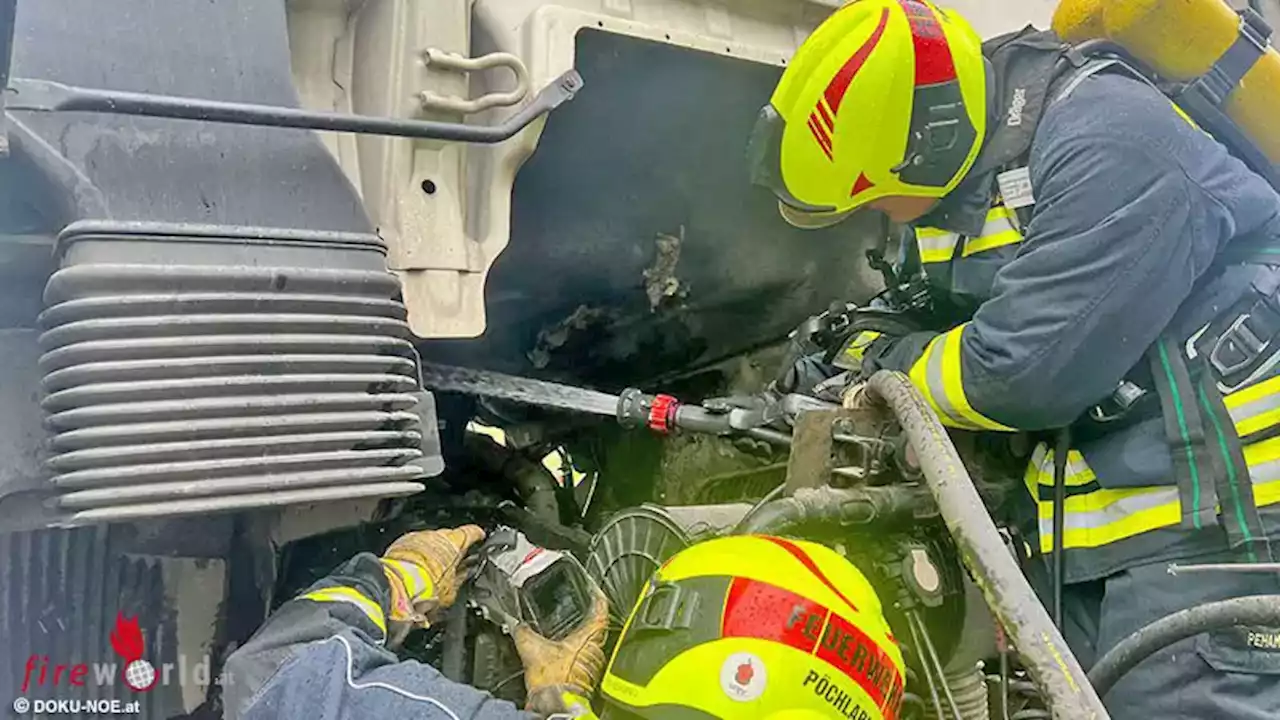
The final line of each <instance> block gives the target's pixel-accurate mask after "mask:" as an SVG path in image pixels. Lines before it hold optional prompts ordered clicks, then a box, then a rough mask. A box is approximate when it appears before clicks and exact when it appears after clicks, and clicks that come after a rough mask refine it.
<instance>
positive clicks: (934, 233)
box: [916, 228, 960, 263]
mask: <svg viewBox="0 0 1280 720" xmlns="http://www.w3.org/2000/svg"><path fill="white" fill-rule="evenodd" d="M959 239H960V236H959V235H957V234H956V233H953V232H947V231H946V230H939V229H938V228H916V245H918V246H919V248H920V262H922V263H941V262H947V261H948V260H950V259H951V257H952V256H953V255H955V252H956V242H957V241H958V240H959Z"/></svg>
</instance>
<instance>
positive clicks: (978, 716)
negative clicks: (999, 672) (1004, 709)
mask: <svg viewBox="0 0 1280 720" xmlns="http://www.w3.org/2000/svg"><path fill="white" fill-rule="evenodd" d="M945 679H946V682H947V687H949V688H951V692H952V693H954V695H955V702H956V707H957V708H958V710H959V713H960V717H961V718H963V719H964V720H991V703H990V700H989V695H988V693H987V677H986V675H985V674H983V672H982V667H981V666H979V665H977V664H976V663H975V664H974V665H973V667H971V668H969V669H968V670H958V671H952V672H950V673H947V675H946V678H945Z"/></svg>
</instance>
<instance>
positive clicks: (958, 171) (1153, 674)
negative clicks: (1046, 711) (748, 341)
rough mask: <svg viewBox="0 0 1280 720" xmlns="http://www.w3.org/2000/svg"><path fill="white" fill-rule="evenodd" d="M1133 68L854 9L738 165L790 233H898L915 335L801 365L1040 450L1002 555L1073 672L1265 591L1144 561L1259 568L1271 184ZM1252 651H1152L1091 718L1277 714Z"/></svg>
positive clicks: (1276, 240) (1277, 362) (1276, 279)
mask: <svg viewBox="0 0 1280 720" xmlns="http://www.w3.org/2000/svg"><path fill="white" fill-rule="evenodd" d="M1242 39H1246V40H1247V39H1248V38H1244V37H1243V35H1242ZM1263 44H1264V45H1265V40H1264V43H1263ZM1238 45H1239V49H1241V50H1242V51H1241V52H1235V50H1236V49H1237V48H1235V47H1233V52H1232V53H1229V54H1228V55H1227V56H1224V61H1220V63H1219V66H1218V67H1215V72H1217V73H1219V75H1220V76H1221V77H1225V78H1228V82H1227V84H1226V87H1227V89H1228V90H1229V89H1231V88H1232V87H1233V86H1234V83H1233V82H1231V81H1230V78H1234V79H1235V80H1236V81H1238V80H1239V78H1240V77H1241V76H1243V74H1244V73H1245V71H1247V70H1248V69H1249V66H1250V63H1251V62H1254V61H1256V60H1257V59H1258V57H1259V55H1260V54H1261V52H1262V51H1261V49H1260V48H1259V47H1258V46H1256V45H1255V46H1251V45H1250V44H1249V43H1248V42H1241V43H1239V44H1238ZM1251 47H1252V48H1253V49H1252V51H1251ZM1228 57H1230V58H1231V59H1232V61H1231V63H1227V62H1225V61H1226V59H1227V58H1228ZM1242 58H1243V59H1242ZM1148 78H1149V74H1148V73H1146V72H1144V71H1143V70H1141V69H1140V68H1139V67H1138V66H1137V65H1136V63H1135V62H1134V61H1131V60H1126V59H1125V58H1124V56H1123V55H1121V54H1114V53H1113V54H1110V55H1105V56H1104V55H1090V54H1088V53H1086V52H1084V51H1083V50H1082V49H1079V48H1071V47H1069V46H1067V45H1066V44H1064V43H1063V42H1061V41H1060V40H1059V39H1058V37H1057V36H1056V35H1054V34H1053V33H1051V32H1039V31H1035V30H1034V29H1032V28H1028V29H1027V30H1024V31H1022V32H1019V33H1014V34H1011V35H1006V36H1002V37H999V38H996V39H993V40H991V41H989V42H987V43H986V44H985V45H984V44H982V43H981V42H980V40H979V38H978V37H977V35H976V34H975V32H974V31H973V29H972V28H971V27H970V26H969V24H968V23H967V22H966V21H965V20H964V19H963V18H962V17H961V16H960V15H959V14H957V13H955V12H954V11H950V10H944V9H942V8H939V7H937V6H935V5H933V4H931V3H928V2H924V1H923V0H857V1H855V2H850V3H847V4H846V5H844V6H843V7H842V8H840V9H839V10H837V11H836V12H835V13H834V14H833V15H832V16H831V17H830V18H829V19H827V20H826V21H825V22H824V23H823V24H822V25H821V26H820V27H819V28H818V29H817V30H816V31H815V32H814V33H813V34H812V35H811V36H810V37H809V38H808V40H807V41H806V42H805V43H804V45H803V46H802V47H801V48H800V50H799V51H798V52H797V53H796V55H795V57H794V58H793V59H792V60H791V62H790V63H789V64H788V66H787V69H786V71H785V73H784V74H783V77H782V79H781V81H780V82H779V84H778V86H777V88H776V90H775V92H774V94H773V97H772V99H771V102H770V104H769V105H768V106H766V107H765V108H764V109H763V110H762V111H761V115H760V118H759V121H758V124H757V127H756V130H755V133H754V134H753V137H752V141H751V147H750V149H749V155H750V159H751V165H752V167H751V172H752V179H753V182H755V183H756V184H758V185H762V186H764V187H766V188H768V189H769V190H770V191H772V193H773V194H774V195H775V196H776V198H777V201H778V205H779V209H780V211H781V213H782V215H783V216H784V218H786V219H787V220H788V221H789V222H791V223H792V224H794V225H797V226H800V227H825V226H829V225H831V224H834V223H836V222H839V221H841V220H842V219H844V218H846V217H848V216H850V215H851V214H853V213H855V212H858V211H860V210H863V209H872V210H876V211H879V212H880V213H882V214H883V215H885V216H887V217H888V218H889V219H891V220H892V221H894V222H896V223H897V224H898V225H899V226H905V227H906V232H905V238H904V240H903V242H902V243H901V247H900V251H899V253H898V258H897V263H895V268H894V270H893V273H892V285H893V286H892V287H891V288H890V292H888V293H887V294H886V295H885V296H883V297H882V298H879V299H878V300H879V301H880V302H879V303H877V305H878V306H879V307H880V309H881V310H884V309H890V310H897V311H902V312H901V313H900V315H901V316H902V317H910V318H925V320H926V321H925V322H922V323H919V322H917V323H915V324H910V323H902V322H894V323H888V324H887V325H884V324H882V325H877V324H876V323H874V322H872V323H870V324H867V325H864V326H862V327H858V321H857V317H858V315H857V313H855V314H854V317H855V323H854V328H853V330H854V332H852V333H847V334H846V335H845V337H844V338H843V340H842V342H841V344H840V345H838V346H835V347H832V348H831V351H830V352H829V353H828V354H827V355H826V357H825V358H823V359H825V360H827V361H830V362H831V363H833V364H834V365H835V366H837V367H844V368H853V369H856V374H857V375H858V376H859V377H861V378H864V379H865V378H866V377H868V376H870V374H871V373H873V372H875V371H877V370H880V369H889V370H895V371H900V372H903V373H906V374H908V375H909V376H910V378H911V380H912V381H913V383H914V384H915V385H916V387H917V388H918V389H919V390H920V391H921V392H922V393H923V395H924V396H925V397H926V398H927V399H928V401H929V402H930V403H931V404H932V406H933V408H934V410H935V411H936V412H937V414H938V416H939V417H940V418H941V419H942V421H943V423H944V424H946V425H948V426H949V427H951V428H954V429H956V430H964V431H975V432H985V433H1013V432H1026V433H1035V434H1039V435H1040V436H1041V437H1042V438H1043V439H1044V440H1045V442H1042V443H1040V444H1039V446H1038V447H1037V448H1036V450H1035V452H1034V454H1033V455H1032V456H1031V459H1030V464H1029V467H1028V468H1027V470H1026V476H1025V484H1026V490H1027V494H1026V495H1025V496H1023V495H1021V494H1020V497H1021V498H1023V504H1024V505H1025V509H1026V513H1025V518H1024V520H1025V523H1024V525H1025V527H1024V531H1025V532H1026V533H1027V536H1028V537H1029V538H1032V541H1031V544H1032V546H1033V551H1034V552H1035V554H1036V555H1037V556H1038V558H1037V559H1036V560H1035V561H1032V562H1029V563H1027V564H1026V566H1027V569H1028V574H1029V575H1030V576H1031V577H1032V579H1033V581H1036V582H1037V583H1038V584H1040V585H1044V586H1045V590H1044V592H1043V595H1042V597H1045V598H1046V604H1052V603H1051V600H1050V598H1051V597H1052V591H1051V590H1050V589H1049V588H1050V587H1052V586H1055V585H1057V590H1058V592H1060V593H1061V595H1060V598H1061V599H1060V603H1061V611H1060V612H1061V614H1062V616H1063V619H1062V623H1063V624H1064V628H1063V629H1064V634H1065V635H1066V637H1067V639H1068V641H1069V642H1070V644H1071V646H1072V648H1073V650H1074V651H1075V652H1076V653H1077V654H1078V656H1079V657H1080V659H1081V662H1082V663H1083V664H1084V666H1085V667H1086V668H1087V667H1089V666H1090V665H1091V664H1092V663H1093V662H1094V660H1096V659H1097V658H1099V657H1100V656H1101V655H1102V654H1103V653H1105V652H1106V651H1107V650H1108V649H1110V648H1111V647H1112V646H1114V645H1115V644H1116V643H1117V642H1118V641H1119V640H1120V639H1122V638H1124V637H1125V636H1127V635H1128V634H1130V633H1131V632H1133V631H1135V630H1137V629H1139V628H1140V627H1142V626H1144V625H1146V624H1147V623H1149V622H1151V621H1153V620H1155V619H1157V618H1160V617H1162V616H1164V615H1167V614H1169V613H1171V612H1174V611H1177V610H1181V609H1184V608H1187V607H1191V606H1194V605H1198V604H1201V603H1203V602H1207V601H1212V600H1220V599H1226V598H1230V597H1236V596H1243V595H1254V594H1273V593H1276V592H1280V579H1278V578H1277V577H1276V576H1275V575H1274V574H1259V573H1242V572H1222V573H1220V574H1216V575H1213V576H1206V575H1203V574H1201V575H1194V576H1186V575H1182V576H1171V575H1170V574H1169V573H1168V572H1167V568H1168V565H1169V563H1170V562H1173V561H1177V562H1178V563H1180V564H1188V563H1192V564H1194V563H1209V562H1214V563H1222V562H1225V563H1241V562H1255V561H1269V560H1271V559H1272V557H1271V554H1270V552H1271V550H1270V547H1269V542H1268V540H1269V539H1274V538H1276V537H1277V533H1278V532H1280V196H1277V194H1276V192H1275V190H1274V189H1273V188H1272V186H1271V185H1270V184H1269V183H1268V181H1267V179H1264V177H1262V176H1261V175H1259V174H1258V173H1256V172H1254V171H1252V170H1251V169H1250V167H1248V166H1247V165H1246V164H1245V163H1244V162H1242V161H1241V160H1240V159H1238V158H1237V157H1236V156H1235V155H1233V154H1232V151H1230V150H1229V149H1228V148H1227V147H1226V146H1224V145H1223V144H1221V143H1220V142H1218V141H1217V140H1215V138H1214V137H1213V136H1211V135H1210V134H1208V133H1207V132H1205V131H1204V130H1202V127H1204V125H1198V124H1197V123H1196V122H1194V121H1193V119H1192V116H1190V115H1188V114H1187V113H1186V112H1184V108H1182V107H1179V106H1178V105H1176V104H1175V103H1174V102H1173V101H1172V100H1171V98H1170V96H1169V95H1166V94H1165V93H1164V92H1163V91H1162V89H1161V88H1160V87H1157V86H1156V85H1154V84H1153V83H1152V81H1151V80H1149V79H1148ZM1219 99H1220V98H1219ZM1210 104H1212V103H1210ZM881 314H883V313H881ZM875 315H876V314H875V313H869V314H868V315H867V317H868V318H872V319H874V317H875ZM903 325H909V327H903ZM1061 428H1069V436H1068V437H1069V438H1070V443H1069V444H1068V443H1066V442H1054V440H1061V439H1063V438H1064V436H1063V433H1062V432H1060V431H1059V429H1061ZM1055 446H1060V447H1062V450H1058V451H1057V452H1055V450H1054V447H1055ZM1064 450H1065V452H1064ZM1055 469H1057V470H1058V471H1059V472H1060V474H1061V476H1062V478H1061V487H1062V491H1063V492H1062V495H1061V497H1059V498H1055ZM1055 506H1058V507H1057V510H1058V512H1057V513H1056V517H1055ZM1055 519H1056V520H1057V522H1058V523H1060V524H1061V528H1062V532H1061V533H1056V534H1055V532H1054V530H1055ZM1055 560H1057V561H1058V562H1059V564H1057V565H1056V568H1057V572H1049V571H1048V568H1050V567H1054V566H1055V563H1054V561H1055ZM1053 575H1059V577H1060V578H1061V583H1054V582H1052V579H1053V578H1052V576H1053ZM1193 578H1194V579H1193ZM1274 637H1277V629H1248V628H1236V629H1232V630H1230V631H1223V632H1216V633H1211V634H1207V635H1203V636H1200V637H1196V638H1193V639H1190V640H1187V641H1185V642H1182V643H1178V644H1176V645H1173V646H1171V647H1169V648H1167V649H1166V650H1164V651H1162V652H1160V653H1158V654H1157V655H1156V656H1154V657H1153V658H1151V659H1149V660H1148V661H1146V662H1144V663H1143V664H1142V665H1140V666H1139V667H1138V668H1137V669H1136V670H1135V671H1133V672H1131V673H1130V674H1129V675H1127V676H1126V677H1125V679H1124V680H1123V681H1121V683H1120V684H1119V685H1117V686H1116V687H1115V689H1114V690H1113V691H1112V692H1110V694H1109V695H1108V697H1107V698H1106V701H1107V705H1108V706H1109V708H1110V709H1111V711H1112V713H1113V715H1114V717H1125V718H1127V717H1160V718H1210V717H1214V718H1216V717H1231V718H1256V719H1257V720H1262V718H1274V717H1278V716H1280V652H1278V651H1277V649H1276V643H1274V642H1267V640H1269V639H1272V638H1274Z"/></svg>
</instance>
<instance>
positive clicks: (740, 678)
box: [733, 662, 756, 685]
mask: <svg viewBox="0 0 1280 720" xmlns="http://www.w3.org/2000/svg"><path fill="white" fill-rule="evenodd" d="M755 675H756V669H755V668H753V667H751V663H749V662H748V663H743V664H741V665H739V666H738V672H737V674H736V675H734V676H733V679H734V682H736V683H738V684H739V685H748V684H750V683H751V678H753V677H755Z"/></svg>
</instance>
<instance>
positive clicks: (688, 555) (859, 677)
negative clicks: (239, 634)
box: [221, 526, 905, 720]
mask: <svg viewBox="0 0 1280 720" xmlns="http://www.w3.org/2000/svg"><path fill="white" fill-rule="evenodd" d="M483 538H484V533H483V531H482V530H481V529H480V528H478V527H475V526H466V527H462V528H458V529H451V530H431V531H424V532H415V533H409V534H408V535H405V536H403V537H401V538H399V539H398V540H396V541H395V542H394V543H392V544H391V546H390V547H389V548H388V549H387V551H386V552H385V553H383V555H382V556H381V557H379V556H376V555H373V554H372V553H362V554H359V555H357V556H355V557H354V558H352V559H351V560H350V561H348V562H347V563H345V564H343V565H342V566H341V567H339V568H338V569H337V570H336V571H334V573H333V574H331V575H329V576H328V577H326V578H324V579H322V580H320V581H318V582H316V583H315V584H314V585H312V586H311V587H310V588H308V589H307V590H306V591H304V592H303V593H302V594H301V595H299V596H298V597H296V598H293V599H292V600H289V601H288V602H286V603H284V604H283V605H282V606H281V607H280V608H279V609H278V610H277V611H276V612H275V613H273V614H272V616H271V617H270V618H268V619H267V622H266V623H265V624H264V625H263V626H262V627H261V628H260V629H259V630H258V632H257V633H256V634H255V635H254V636H253V637H252V638H251V639H250V640H249V641H248V642H247V643H245V644H244V645H243V646H242V647H240V648H238V649H237V650H236V651H235V652H234V653H232V654H231V656H230V657H229V658H228V660H227V663H226V667H225V669H224V671H223V676H222V679H221V682H222V686H223V692H224V700H225V713H226V717H227V718H228V720H254V719H257V718H271V719H272V720H275V719H277V718H281V719H283V720H338V719H340V718H341V719H346V718H352V719H357V718H358V719H360V720H363V719H364V718H404V719H405V720H410V719H415V720H416V719H421V720H533V718H563V719H568V718H588V719H590V718H597V717H598V718H601V720H668V719H671V720H682V719H683V720H700V719H702V718H721V719H722V720H827V719H830V720H836V719H837V718H846V719H847V720H890V719H892V718H895V717H898V715H899V710H900V708H901V704H902V700H903V682H904V678H905V667H904V665H903V660H902V652H901V650H900V649H899V647H898V644H897V641H896V640H895V639H894V636H893V633H892V632H891V631H890V629H889V626H888V624H887V622H886V620H885V617H884V614H883V610H882V605H881V603H880V599H879V597H878V596H877V594H876V591H875V590H874V589H873V588H872V586H871V584H870V583H869V582H868V581H867V579H866V577H865V576H864V575H863V574H862V573H861V572H859V571H858V569H857V568H855V567H854V566H853V565H852V564H851V563H850V562H849V561H848V560H846V559H845V558H844V557H843V556H841V555H839V554H837V553H836V552H835V551H833V550H830V549H828V548H825V547H822V546H820V545H816V544H813V543H808V542H801V541H794V542H793V541H789V540H784V539H781V538H768V537H758V536H750V537H727V538H719V539H714V540H708V541H705V542H702V543H699V544H696V545H694V546H692V547H689V548H687V549H685V550H683V551H681V552H680V553H677V554H676V555H675V556H674V557H672V558H670V559H669V560H668V561H667V562H665V563H664V564H663V565H662V567H661V568H660V569H659V570H658V571H657V572H656V573H655V574H654V576H653V577H652V578H651V580H650V581H649V582H648V583H646V584H645V585H644V587H643V588H642V589H641V591H640V596H639V598H637V599H636V601H635V603H634V605H633V609H632V611H631V612H630V613H629V614H627V615H626V616H625V617H626V618H627V619H626V622H625V624H624V625H623V627H622V629H621V633H620V636H619V639H618V641H617V645H616V647H615V649H614V651H613V654H612V658H611V659H610V660H609V663H608V667H607V669H606V662H605V658H606V655H605V652H604V642H605V631H606V627H607V625H608V619H609V612H608V604H607V602H606V600H605V598H604V596H603V594H601V593H600V592H599V590H598V589H596V590H595V592H596V595H597V597H596V602H595V607H594V609H593V610H592V611H591V613H590V614H589V615H588V616H587V618H586V619H585V620H584V621H583V623H582V625H581V627H580V628H579V629H577V630H575V631H574V632H572V633H570V634H569V635H568V637H566V638H564V639H563V640H561V641H559V642H552V641H550V640H547V639H546V638H543V637H541V636H539V635H538V634H537V633H535V632H534V631H532V630H531V629H530V628H529V627H528V626H527V625H521V626H518V627H517V628H516V629H515V632H514V635H515V643H516V649H517V651H518V652H519V655H520V659H521V661H522V663H523V665H524V680H525V686H526V689H527V691H528V695H527V697H528V704H527V708H526V709H524V710H522V709H520V708H517V707H515V706H514V705H512V704H511V703H509V702H506V701H504V700H498V699H495V698H494V697H493V696H492V695H490V694H489V693H487V692H483V691H481V690H478V689H476V688H472V687H468V686H466V685H463V684H461V683H456V682H452V681H450V680H448V679H446V678H445V677H444V676H443V675H441V674H440V673H439V672H438V671H437V670H435V669H434V668H432V667H430V666H427V665H423V664H421V663H418V662H415V661H401V660H399V659H398V658H397V657H396V655H395V654H394V653H393V652H392V651H391V649H390V648H392V647H394V646H396V645H397V644H398V642H400V641H403V639H404V636H405V635H406V634H407V632H408V630H409V629H411V627H412V626H414V625H423V626H425V625H427V624H429V623H430V621H431V619H432V618H435V617H436V616H437V615H438V613H439V612H440V611H442V610H444V609H446V608H448V607H449V606H450V605H451V604H452V603H453V602H454V601H455V599H456V597H457V593H458V589H459V587H460V585H461V584H462V583H463V582H464V581H465V576H466V573H465V572H463V571H460V569H459V568H460V567H462V566H463V564H464V563H463V559H464V558H465V557H466V556H467V552H468V550H469V549H470V548H471V547H472V546H473V545H474V544H476V543H477V542H479V541H480V540H482V539H483ZM602 680H603V682H601V681H602ZM597 684H599V685H600V687H599V693H598V697H595V698H593V695H595V694H596V693H595V690H596V686H597ZM593 699H594V700H595V703H594V705H595V706H596V708H597V709H598V710H599V715H596V714H595V711H594V710H593V708H592V705H593V703H592V700H593Z"/></svg>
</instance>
